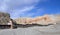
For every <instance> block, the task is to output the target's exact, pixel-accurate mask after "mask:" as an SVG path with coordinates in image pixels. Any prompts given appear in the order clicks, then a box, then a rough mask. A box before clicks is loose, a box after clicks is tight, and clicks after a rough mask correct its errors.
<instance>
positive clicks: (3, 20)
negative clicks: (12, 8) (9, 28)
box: [0, 12, 11, 25]
mask: <svg viewBox="0 0 60 35" xmlns="http://www.w3.org/2000/svg"><path fill="white" fill-rule="evenodd" d="M10 19H11V18H10V14H9V13H5V12H0V25H3V24H7V23H8V22H9V21H10Z"/></svg>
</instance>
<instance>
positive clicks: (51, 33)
mask: <svg viewBox="0 0 60 35" xmlns="http://www.w3.org/2000/svg"><path fill="white" fill-rule="evenodd" d="M0 35H60V23H58V24H56V25H50V26H33V27H28V28H17V29H5V30H1V31H0Z"/></svg>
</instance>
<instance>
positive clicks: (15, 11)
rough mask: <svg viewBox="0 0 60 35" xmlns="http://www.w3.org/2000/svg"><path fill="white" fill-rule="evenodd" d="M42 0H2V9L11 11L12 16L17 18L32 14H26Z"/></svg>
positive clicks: (0, 0)
mask: <svg viewBox="0 0 60 35" xmlns="http://www.w3.org/2000/svg"><path fill="white" fill-rule="evenodd" d="M39 1H41V0H0V11H5V12H8V13H10V15H11V18H17V17H20V15H21V16H31V15H34V13H32V14H31V15H30V14H28V15H25V14H27V12H29V11H30V10H32V9H34V7H35V5H36V4H37V3H38V2H39Z"/></svg>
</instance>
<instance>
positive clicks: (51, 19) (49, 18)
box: [14, 15, 60, 25]
mask: <svg viewBox="0 0 60 35" xmlns="http://www.w3.org/2000/svg"><path fill="white" fill-rule="evenodd" d="M14 20H15V21H16V23H17V24H40V25H48V24H56V22H58V21H60V15H43V16H38V17H35V18H23V17H22V18H17V19H14Z"/></svg>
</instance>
